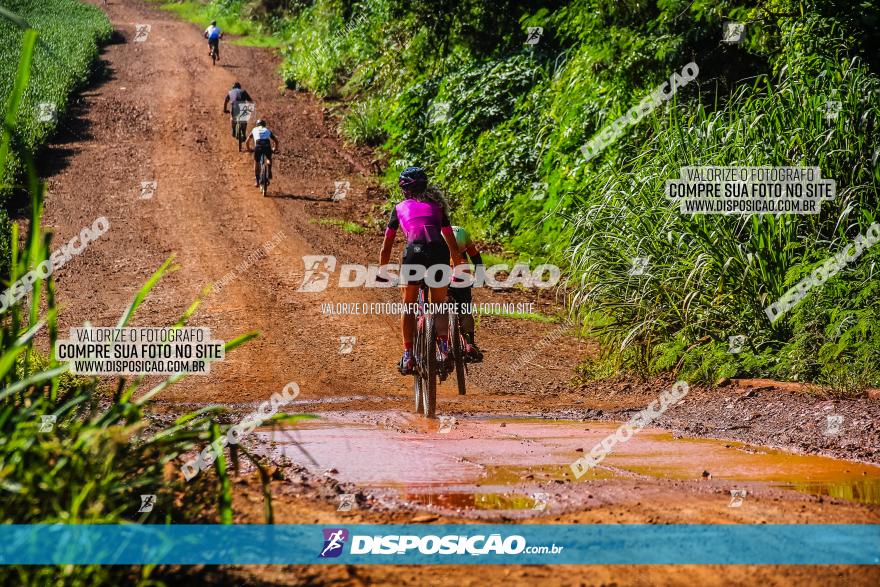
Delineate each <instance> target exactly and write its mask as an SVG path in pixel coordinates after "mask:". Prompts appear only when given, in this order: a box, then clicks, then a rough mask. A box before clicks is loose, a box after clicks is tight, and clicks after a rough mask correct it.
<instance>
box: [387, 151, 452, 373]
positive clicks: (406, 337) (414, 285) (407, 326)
mask: <svg viewBox="0 0 880 587" xmlns="http://www.w3.org/2000/svg"><path fill="white" fill-rule="evenodd" d="M398 184H399V185H400V188H401V190H403V195H404V196H405V198H404V200H403V201H402V202H400V203H399V204H397V205H396V206H395V207H394V210H393V211H392V212H391V218H390V219H389V220H388V227H387V228H386V229H385V240H384V241H383V242H382V251H381V253H380V254H379V263H380V264H381V265H383V266H384V265H387V264H388V262H389V261H390V260H391V249H392V248H393V246H394V237H395V236H396V235H397V230H398V229H402V230H403V232H404V234H405V235H406V247H405V248H404V250H403V259H402V260H401V264H404V265H421V266H423V267H425V269H426V271H427V270H428V268H429V267H431V266H433V265H446V266H448V265H449V261H450V257H451V258H452V262H453V266H457V265H459V264H460V261H461V258H460V256H459V254H458V246H457V245H456V243H455V235H454V234H453V232H452V225H451V223H450V222H449V216H448V214H447V213H446V209H445V208H444V207H443V203H442V201H441V199H440V197H439V193H438V192H437V191H436V190H434V189H433V188H428V176H427V174H426V173H425V170H424V169H422V168H421V167H407V168H406V169H404V170H403V172H402V173H401V174H400V178H399V179H398ZM401 277H402V278H403V279H405V278H404V277H403V272H401ZM419 283H420V281H415V282H403V280H402V282H401V286H402V287H403V301H404V303H405V304H407V308H410V307H412V304H415V302H416V301H417V299H418V295H419ZM446 290H447V288H446V286H443V287H432V288H430V292H431V293H430V301H431V303H434V304H442V303H444V302H445V301H446ZM436 324H437V350H438V354H439V359H440V360H441V361H442V362H446V361H447V358H448V355H449V319H448V316H447V315H446V314H443V313H440V314H437V315H436ZM414 334H415V315H413V314H411V313H409V312H405V313H404V314H403V315H402V316H401V335H402V338H403V357H401V359H400V365H399V366H398V369H399V371H400V372H401V373H402V374H403V375H409V374H410V373H412V369H413V365H414V361H413V355H412V346H413V336H414Z"/></svg>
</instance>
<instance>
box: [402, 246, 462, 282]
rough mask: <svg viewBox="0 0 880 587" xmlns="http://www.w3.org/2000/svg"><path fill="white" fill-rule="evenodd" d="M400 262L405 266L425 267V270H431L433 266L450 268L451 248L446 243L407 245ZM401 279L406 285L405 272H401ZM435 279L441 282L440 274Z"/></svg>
mask: <svg viewBox="0 0 880 587" xmlns="http://www.w3.org/2000/svg"><path fill="white" fill-rule="evenodd" d="M400 262H401V264H403V265H422V266H424V267H425V270H428V269H430V267H431V266H433V265H446V266H449V263H450V257H449V247H447V246H446V241H432V242H428V243H425V242H412V243H407V244H406V248H405V249H403V258H402V259H401V260H400ZM400 277H401V279H400V283H401V284H404V283H406V281H405V279H406V276H404V275H403V271H401V275H400ZM435 279H436V280H438V281H439V280H440V274H439V273H438V274H437V275H435ZM421 281H422V280H414V281H412V283H419V282H421Z"/></svg>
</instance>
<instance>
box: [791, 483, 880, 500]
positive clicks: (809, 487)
mask: <svg viewBox="0 0 880 587" xmlns="http://www.w3.org/2000/svg"><path fill="white" fill-rule="evenodd" d="M780 487H784V488H786V489H794V490H795V491H800V492H802V493H809V494H811V495H827V496H828V497H836V498H838V499H846V500H849V501H856V502H859V503H866V504H872V505H880V479H862V480H859V481H849V482H842V483H788V484H785V485H781V486H780Z"/></svg>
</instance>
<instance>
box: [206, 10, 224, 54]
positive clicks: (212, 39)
mask: <svg viewBox="0 0 880 587" xmlns="http://www.w3.org/2000/svg"><path fill="white" fill-rule="evenodd" d="M205 38H206V39H208V57H210V56H211V49H214V50H216V51H217V61H220V39H221V38H223V31H221V30H220V27H218V26H217V21H216V20H212V21H211V26H209V27H208V28H206V29H205Z"/></svg>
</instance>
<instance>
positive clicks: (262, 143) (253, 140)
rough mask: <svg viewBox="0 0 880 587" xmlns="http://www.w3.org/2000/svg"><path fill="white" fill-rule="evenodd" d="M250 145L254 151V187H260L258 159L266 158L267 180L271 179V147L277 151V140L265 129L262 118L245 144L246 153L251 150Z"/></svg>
mask: <svg viewBox="0 0 880 587" xmlns="http://www.w3.org/2000/svg"><path fill="white" fill-rule="evenodd" d="M270 141H271V144H270ZM251 145H253V151H254V178H255V180H254V185H256V186H257V187H260V158H261V157H262V156H263V155H265V156H266V159H267V160H268V162H269V179H272V153H273V150H272V147H273V146H274V147H275V151H278V139H277V138H276V137H275V135H274V134H273V133H272V131H271V130H269V129H268V128H266V121H265V120H263V119H262V118H261V119H260V120H258V121H257V123H256V126H254V130H252V131H251V134H250V136H249V137H248V139H247V142H246V143H245V147H247V150H248V151H250V150H251Z"/></svg>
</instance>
